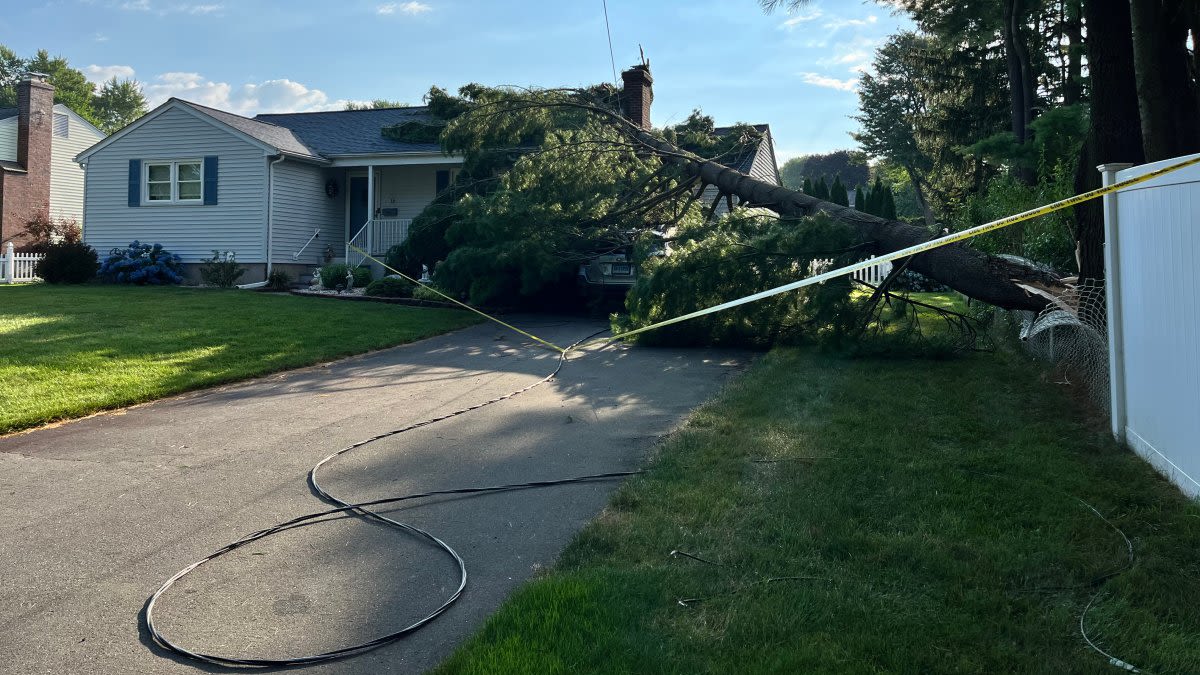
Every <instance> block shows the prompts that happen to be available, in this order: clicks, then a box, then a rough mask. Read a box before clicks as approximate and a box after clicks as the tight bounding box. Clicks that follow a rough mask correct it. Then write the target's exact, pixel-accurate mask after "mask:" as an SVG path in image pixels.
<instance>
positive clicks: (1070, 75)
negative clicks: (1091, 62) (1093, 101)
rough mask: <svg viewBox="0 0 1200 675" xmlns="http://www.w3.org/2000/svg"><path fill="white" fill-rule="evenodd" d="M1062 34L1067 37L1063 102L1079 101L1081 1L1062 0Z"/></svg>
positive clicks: (1070, 103) (1081, 30) (1081, 37)
mask: <svg viewBox="0 0 1200 675" xmlns="http://www.w3.org/2000/svg"><path fill="white" fill-rule="evenodd" d="M1063 5H1064V7H1063V14H1064V16H1063V23H1064V24H1065V25H1064V26H1063V35H1064V36H1065V37H1066V38H1067V43H1068V47H1067V53H1066V54H1065V55H1064V58H1065V59H1066V73H1065V76H1064V79H1063V104H1064V105H1072V104H1075V103H1079V101H1080V100H1082V98H1083V54H1084V49H1085V47H1084V45H1083V3H1082V0H1064V2H1063Z"/></svg>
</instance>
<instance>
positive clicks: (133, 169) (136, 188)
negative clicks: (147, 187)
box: [129, 159, 142, 206]
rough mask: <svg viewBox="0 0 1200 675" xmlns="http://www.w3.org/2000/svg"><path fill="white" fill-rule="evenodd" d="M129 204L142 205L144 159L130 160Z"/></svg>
mask: <svg viewBox="0 0 1200 675" xmlns="http://www.w3.org/2000/svg"><path fill="white" fill-rule="evenodd" d="M129 205H130V206H141V205H142V160H140V159H131V160H129Z"/></svg>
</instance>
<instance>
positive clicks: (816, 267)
mask: <svg viewBox="0 0 1200 675" xmlns="http://www.w3.org/2000/svg"><path fill="white" fill-rule="evenodd" d="M874 259H875V256H871V257H870V258H867V260H874ZM831 269H833V259H832V258H825V259H823V260H821V259H818V260H814V261H812V264H810V265H809V269H808V273H809V274H822V273H824V272H828V271H829V270H831ZM891 273H892V263H890V262H883V263H880V264H878V265H871V266H870V267H864V268H863V269H861V270H858V271H857V272H854V273H852V274H851V275H850V276H851V278H853V279H854V280H855V281H861V282H863V283H865V284H871V285H872V286H878V285H879V284H881V283H883V280H884V279H886V278H887V275H889V274H891Z"/></svg>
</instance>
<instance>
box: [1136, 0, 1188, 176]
mask: <svg viewBox="0 0 1200 675" xmlns="http://www.w3.org/2000/svg"><path fill="white" fill-rule="evenodd" d="M1191 2H1194V0H1132V2H1131V5H1130V7H1131V16H1132V22H1133V36H1134V37H1133V58H1134V65H1135V66H1136V68H1137V90H1138V105H1139V107H1140V110H1141V115H1142V141H1143V143H1144V147H1145V150H1146V160H1147V161H1150V162H1155V161H1158V160H1162V159H1169V158H1171V157H1178V156H1179V155H1186V154H1190V153H1193V152H1200V124H1197V119H1198V118H1200V107H1198V104H1197V93H1196V83H1195V81H1194V80H1193V79H1192V75H1191V63H1190V61H1191V57H1190V56H1189V54H1188V50H1187V39H1188V32H1189V29H1190V27H1191V26H1190V25H1189V24H1190V21H1189V20H1190V18H1191V13H1192V12H1191V11H1190V6H1189V4H1190V3H1191Z"/></svg>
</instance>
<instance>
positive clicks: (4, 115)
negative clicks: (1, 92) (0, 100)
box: [0, 108, 21, 120]
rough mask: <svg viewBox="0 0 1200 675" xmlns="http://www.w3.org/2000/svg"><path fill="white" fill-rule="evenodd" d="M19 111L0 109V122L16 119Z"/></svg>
mask: <svg viewBox="0 0 1200 675" xmlns="http://www.w3.org/2000/svg"><path fill="white" fill-rule="evenodd" d="M20 112H21V111H20V110H18V109H16V108H0V120H6V119H8V118H10V117H16V116H17V114H19V113H20Z"/></svg>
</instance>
